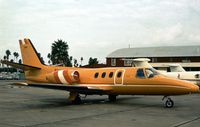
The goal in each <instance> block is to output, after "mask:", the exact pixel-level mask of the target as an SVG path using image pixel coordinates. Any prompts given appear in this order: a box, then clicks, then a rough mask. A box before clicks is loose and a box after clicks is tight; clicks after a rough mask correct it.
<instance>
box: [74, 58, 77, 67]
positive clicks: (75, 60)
mask: <svg viewBox="0 0 200 127" xmlns="http://www.w3.org/2000/svg"><path fill="white" fill-rule="evenodd" d="M74 67H78V61H77V59H74Z"/></svg>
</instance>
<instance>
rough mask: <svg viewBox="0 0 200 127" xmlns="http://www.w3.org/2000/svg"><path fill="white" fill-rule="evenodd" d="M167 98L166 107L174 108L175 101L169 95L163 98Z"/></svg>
mask: <svg viewBox="0 0 200 127" xmlns="http://www.w3.org/2000/svg"><path fill="white" fill-rule="evenodd" d="M164 99H166V101H165V107H166V108H172V107H173V106H174V101H173V100H172V99H171V98H170V97H169V96H164V97H163V99H162V100H164Z"/></svg>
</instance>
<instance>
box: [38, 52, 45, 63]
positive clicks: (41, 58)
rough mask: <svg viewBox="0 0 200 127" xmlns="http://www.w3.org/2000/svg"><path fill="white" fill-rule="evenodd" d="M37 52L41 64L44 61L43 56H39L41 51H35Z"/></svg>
mask: <svg viewBox="0 0 200 127" xmlns="http://www.w3.org/2000/svg"><path fill="white" fill-rule="evenodd" d="M37 54H38V57H39V59H40V62H41V63H42V64H44V63H45V62H44V59H43V57H42V56H41V53H37Z"/></svg>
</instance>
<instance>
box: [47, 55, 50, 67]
mask: <svg viewBox="0 0 200 127" xmlns="http://www.w3.org/2000/svg"><path fill="white" fill-rule="evenodd" d="M47 58H49V60H48V63H49V65H50V64H51V54H50V53H48V55H47Z"/></svg>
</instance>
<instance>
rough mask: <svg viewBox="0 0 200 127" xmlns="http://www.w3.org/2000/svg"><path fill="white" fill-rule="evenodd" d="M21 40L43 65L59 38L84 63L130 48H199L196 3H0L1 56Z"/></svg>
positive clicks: (140, 0)
mask: <svg viewBox="0 0 200 127" xmlns="http://www.w3.org/2000/svg"><path fill="white" fill-rule="evenodd" d="M25 37H26V38H30V39H31V40H32V42H33V44H34V45H35V47H36V49H37V50H38V52H41V54H42V56H43V57H44V58H45V60H46V61H47V58H46V56H47V53H49V52H50V50H51V44H52V43H53V42H54V40H57V39H63V40H65V41H67V42H68V45H69V48H70V50H69V54H70V55H72V56H74V57H75V58H77V59H78V60H79V59H80V57H83V58H84V63H85V64H86V63H87V62H88V58H89V57H90V56H91V57H97V58H99V59H100V62H102V63H105V57H106V56H107V55H108V54H109V53H110V52H112V51H114V50H116V49H119V48H127V47H128V46H129V44H130V46H131V47H144V46H162V45H200V0H176V1H175V0H0V58H2V57H3V56H4V54H5V50H6V49H10V50H11V51H12V52H13V51H19V45H18V40H19V39H23V38H25Z"/></svg>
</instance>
